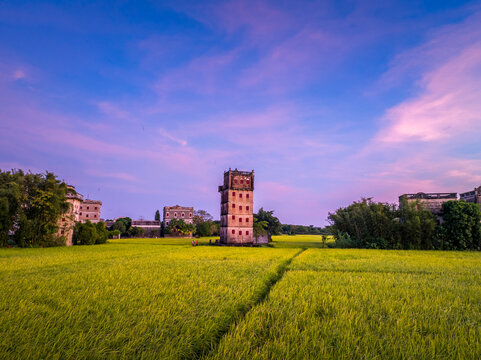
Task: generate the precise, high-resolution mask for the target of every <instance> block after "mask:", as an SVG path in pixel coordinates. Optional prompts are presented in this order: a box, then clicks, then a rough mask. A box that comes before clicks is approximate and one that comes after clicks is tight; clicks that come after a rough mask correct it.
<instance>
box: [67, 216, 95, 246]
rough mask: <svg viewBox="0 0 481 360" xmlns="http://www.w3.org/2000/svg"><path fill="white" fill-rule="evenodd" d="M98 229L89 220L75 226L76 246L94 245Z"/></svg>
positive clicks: (74, 239)
mask: <svg viewBox="0 0 481 360" xmlns="http://www.w3.org/2000/svg"><path fill="white" fill-rule="evenodd" d="M97 238H98V233H97V228H96V227H95V225H94V224H92V223H91V222H90V221H89V220H87V221H86V222H85V223H81V222H78V223H76V224H75V231H74V236H73V242H74V244H76V245H93V244H95V242H96V241H97Z"/></svg>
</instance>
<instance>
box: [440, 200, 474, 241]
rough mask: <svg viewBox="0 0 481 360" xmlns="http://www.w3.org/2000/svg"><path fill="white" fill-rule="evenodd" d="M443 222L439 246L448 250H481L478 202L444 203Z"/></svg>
mask: <svg viewBox="0 0 481 360" xmlns="http://www.w3.org/2000/svg"><path fill="white" fill-rule="evenodd" d="M442 214H443V223H442V225H441V229H439V231H438V236H437V240H438V246H439V247H442V248H443V249H446V250H481V223H480V222H481V212H480V209H479V205H478V204H474V203H467V202H465V201H462V200H461V201H448V202H445V203H443V209H442Z"/></svg>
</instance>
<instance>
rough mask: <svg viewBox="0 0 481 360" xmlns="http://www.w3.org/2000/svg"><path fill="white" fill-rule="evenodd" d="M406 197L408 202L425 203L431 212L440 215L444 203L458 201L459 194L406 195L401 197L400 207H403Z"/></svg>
mask: <svg viewBox="0 0 481 360" xmlns="http://www.w3.org/2000/svg"><path fill="white" fill-rule="evenodd" d="M403 197H405V198H406V199H407V201H408V202H415V201H417V200H419V201H420V202H421V203H423V204H424V205H425V206H426V207H427V208H428V209H429V210H431V212H432V213H433V214H435V215H440V214H441V210H442V208H443V203H445V202H447V201H452V200H457V199H458V194H457V193H422V192H420V193H417V194H404V195H401V196H400V197H399V205H401V199H402V198H403Z"/></svg>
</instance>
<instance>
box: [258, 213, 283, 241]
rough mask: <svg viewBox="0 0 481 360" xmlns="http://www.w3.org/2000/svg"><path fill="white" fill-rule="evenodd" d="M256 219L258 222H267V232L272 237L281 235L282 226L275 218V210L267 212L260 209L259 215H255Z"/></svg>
mask: <svg viewBox="0 0 481 360" xmlns="http://www.w3.org/2000/svg"><path fill="white" fill-rule="evenodd" d="M254 217H255V218H256V219H257V221H265V222H267V231H268V232H269V235H270V236H271V235H279V234H280V233H281V231H282V225H281V222H280V221H279V219H278V218H277V217H275V216H274V210H270V211H265V210H264V209H263V208H260V209H259V211H258V212H257V214H254Z"/></svg>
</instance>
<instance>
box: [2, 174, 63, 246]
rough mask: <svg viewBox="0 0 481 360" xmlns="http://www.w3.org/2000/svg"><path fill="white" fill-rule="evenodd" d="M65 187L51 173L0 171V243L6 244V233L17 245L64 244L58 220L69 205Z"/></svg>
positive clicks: (7, 237) (7, 238)
mask: <svg viewBox="0 0 481 360" xmlns="http://www.w3.org/2000/svg"><path fill="white" fill-rule="evenodd" d="M67 190H68V189H67V185H66V184H65V183H64V182H61V181H60V180H58V179H57V178H56V177H55V175H54V174H53V173H50V172H46V173H45V174H33V173H24V172H23V171H21V170H18V171H11V172H10V171H0V246H5V245H7V243H8V240H9V233H13V239H14V240H15V244H16V245H17V246H20V247H35V246H55V245H62V244H65V240H66V239H65V237H63V236H60V235H59V234H58V220H59V218H60V216H61V215H62V214H64V213H66V212H67V211H68V209H69V206H70V205H69V203H68V202H67V201H66V194H67ZM70 191H71V190H70Z"/></svg>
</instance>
